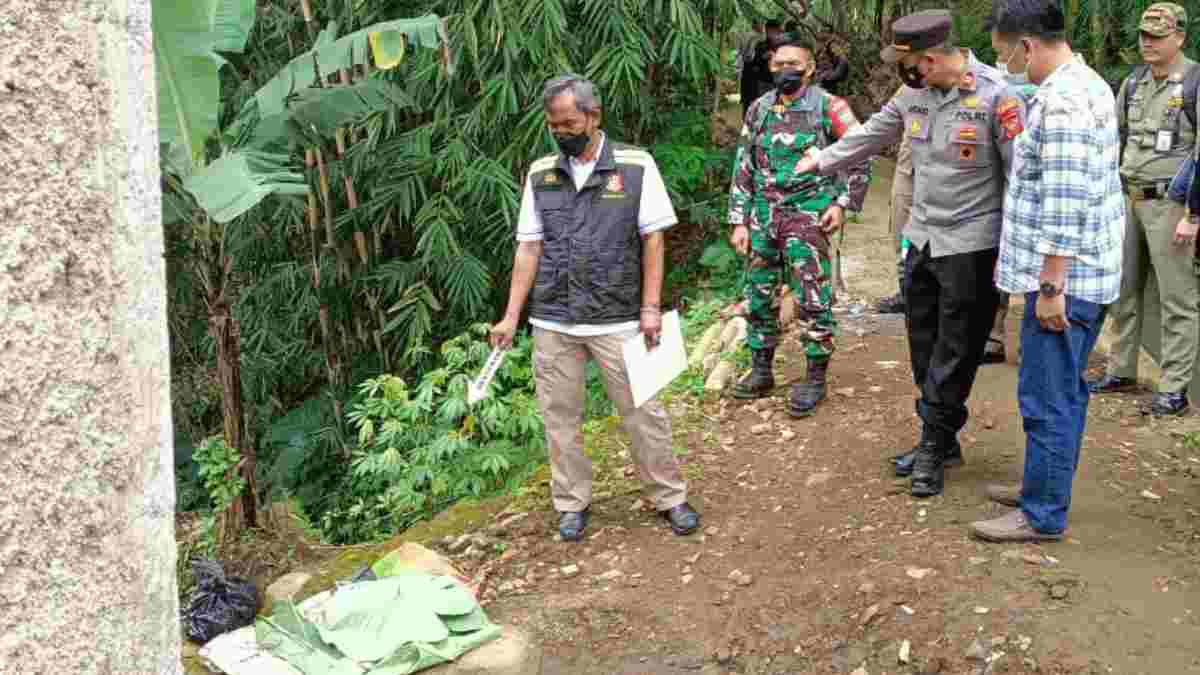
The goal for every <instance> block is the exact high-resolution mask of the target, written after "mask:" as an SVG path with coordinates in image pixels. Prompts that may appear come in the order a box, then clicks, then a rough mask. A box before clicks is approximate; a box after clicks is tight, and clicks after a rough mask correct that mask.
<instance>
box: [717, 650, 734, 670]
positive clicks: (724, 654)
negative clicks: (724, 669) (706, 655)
mask: <svg viewBox="0 0 1200 675" xmlns="http://www.w3.org/2000/svg"><path fill="white" fill-rule="evenodd" d="M732 660H733V654H731V653H730V652H729V649H728V648H727V647H721V648H720V649H718V650H717V663H719V664H721V665H723V666H725V665H729V662H730V661H732Z"/></svg>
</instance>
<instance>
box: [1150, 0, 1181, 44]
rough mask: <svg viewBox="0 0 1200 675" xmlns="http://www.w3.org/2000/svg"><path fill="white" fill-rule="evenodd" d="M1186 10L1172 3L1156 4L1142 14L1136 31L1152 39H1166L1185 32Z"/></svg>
mask: <svg viewBox="0 0 1200 675" xmlns="http://www.w3.org/2000/svg"><path fill="white" fill-rule="evenodd" d="M1187 21H1188V17H1187V10H1186V9H1184V8H1183V7H1180V6H1179V5H1177V4H1175V3H1173V2H1156V3H1154V4H1153V5H1150V6H1149V7H1147V8H1146V11H1145V12H1142V22H1141V23H1140V24H1138V30H1140V31H1141V32H1143V33H1146V34H1148V35H1153V36H1154V37H1166V36H1168V35H1174V34H1175V33H1182V32H1185V31H1186V30H1187Z"/></svg>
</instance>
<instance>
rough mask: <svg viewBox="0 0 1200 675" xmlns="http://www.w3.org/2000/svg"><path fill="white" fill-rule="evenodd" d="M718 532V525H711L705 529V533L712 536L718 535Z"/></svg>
mask: <svg viewBox="0 0 1200 675" xmlns="http://www.w3.org/2000/svg"><path fill="white" fill-rule="evenodd" d="M718 532H720V530H718V529H717V528H716V527H709V528H708V529H706V530H705V531H704V534H707V535H708V536H710V537H715V536H717V533H718Z"/></svg>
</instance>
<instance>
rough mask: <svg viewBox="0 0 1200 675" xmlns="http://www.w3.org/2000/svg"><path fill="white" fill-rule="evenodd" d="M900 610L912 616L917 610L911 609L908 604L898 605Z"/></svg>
mask: <svg viewBox="0 0 1200 675" xmlns="http://www.w3.org/2000/svg"><path fill="white" fill-rule="evenodd" d="M900 611H901V612H904V613H905V614H907V615H909V616H912V615H913V614H916V613H917V610H915V609H913V608H912V607H909V606H908V605H900Z"/></svg>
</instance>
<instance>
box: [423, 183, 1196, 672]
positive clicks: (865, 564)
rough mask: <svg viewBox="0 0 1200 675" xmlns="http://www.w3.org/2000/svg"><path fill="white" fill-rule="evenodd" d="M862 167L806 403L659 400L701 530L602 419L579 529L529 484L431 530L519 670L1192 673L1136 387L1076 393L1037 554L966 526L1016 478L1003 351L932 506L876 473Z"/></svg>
mask: <svg viewBox="0 0 1200 675" xmlns="http://www.w3.org/2000/svg"><path fill="white" fill-rule="evenodd" d="M883 178H884V179H885V180H881V181H879V182H878V183H877V184H876V185H875V187H874V190H875V192H874V194H873V195H872V204H873V208H874V209H875V210H874V211H873V212H872V211H869V212H868V213H867V214H865V215H864V219H863V220H864V222H863V223H862V224H861V225H859V226H857V227H856V228H855V229H852V230H851V231H850V232H849V233H848V235H847V243H846V250H847V252H848V253H849V254H850V256H849V257H848V258H847V260H846V261H845V264H846V266H847V276H848V277H849V278H850V281H851V289H850V290H851V296H852V297H851V298H849V299H848V302H847V303H846V304H845V305H844V306H843V309H842V311H841V313H840V317H841V320H842V329H843V330H842V336H841V338H840V340H839V348H840V351H839V353H838V356H837V361H836V362H835V365H834V367H833V369H832V377H833V384H832V391H833V395H832V397H831V399H830V400H829V401H827V402H826V403H825V404H824V405H823V406H822V407H821V409H820V412H819V414H818V415H816V416H815V417H813V418H811V419H808V420H803V421H794V420H791V419H790V418H788V417H787V416H786V415H784V414H783V413H782V408H783V404H784V399H783V397H784V395H785V394H786V387H784V386H782V382H781V388H780V390H779V391H778V392H777V393H778V396H777V397H776V398H774V399H771V400H766V401H762V402H759V403H757V404H750V405H742V404H739V403H735V402H732V401H730V400H729V399H728V398H720V399H713V400H709V401H706V402H697V401H694V400H691V399H686V400H685V399H682V398H679V399H676V400H674V401H672V408H673V409H674V412H675V419H676V422H677V445H678V448H677V451H678V452H679V453H680V455H681V458H682V459H683V461H684V462H685V463H686V467H687V469H686V470H687V473H688V475H689V476H690V477H691V479H692V482H691V485H692V503H693V504H694V505H695V506H696V507H697V508H698V509H699V510H700V511H702V512H703V514H704V519H705V521H704V526H705V527H704V530H703V532H702V533H700V534H697V535H695V536H692V537H687V538H677V537H675V536H673V535H672V534H671V533H670V532H669V530H668V529H667V528H666V526H665V523H663V522H662V521H661V520H660V519H658V518H657V517H656V515H655V514H654V513H652V512H650V511H648V510H647V509H646V506H645V504H643V503H642V502H641V501H640V499H639V498H638V495H637V486H636V484H635V483H634V482H633V481H632V480H631V479H630V477H629V475H628V472H627V471H625V470H624V467H625V462H624V461H623V456H624V455H625V452H626V450H625V449H626V448H627V447H628V439H627V438H626V437H624V436H623V435H622V434H621V433H620V432H619V431H617V430H616V429H615V428H614V427H612V425H609V426H607V427H597V428H594V429H591V430H590V431H591V432H592V433H591V434H590V435H589V447H590V448H591V449H592V450H593V451H594V454H595V455H596V456H597V458H598V467H599V469H598V470H599V472H600V481H599V482H600V485H601V487H599V488H598V490H599V494H598V499H597V501H596V503H595V504H594V506H593V509H594V515H593V518H592V524H591V526H590V530H589V535H590V536H589V537H588V539H587V540H586V541H585V542H582V543H578V544H566V543H562V542H559V541H556V540H555V537H554V532H555V530H554V522H555V517H554V514H553V512H552V510H551V508H550V506H549V503H548V500H544V499H540V498H538V497H540V495H538V494H536V493H537V491H538V490H540V491H542V492H544V491H545V489H546V487H545V485H541V486H535V488H537V489H535V490H534V494H531V495H527V498H525V499H521V500H519V501H518V503H517V504H515V505H514V506H512V507H510V508H509V509H508V510H507V511H506V512H504V513H501V514H499V515H497V516H496V517H495V518H494V520H493V521H492V524H491V525H490V526H488V527H485V528H483V529H482V530H480V531H479V532H478V533H475V534H471V535H467V536H464V537H448V538H446V539H445V540H444V541H440V542H439V545H440V546H442V547H443V548H444V549H445V550H446V551H447V553H449V554H450V555H452V556H454V557H456V558H457V559H458V561H459V562H460V564H461V565H463V566H465V567H467V568H468V570H478V569H482V567H483V566H484V565H486V566H487V570H488V574H487V575H486V582H485V584H484V586H483V592H484V597H485V598H486V599H487V601H488V603H489V612H490V613H491V614H492V615H493V617H494V618H496V619H497V620H499V621H502V622H504V623H506V624H509V625H512V626H516V627H518V628H520V629H521V630H522V631H524V632H525V633H526V634H527V635H528V636H530V637H531V641H532V642H533V643H534V644H537V645H539V646H540V656H539V659H538V660H539V661H540V672H541V673H546V674H547V675H549V674H552V673H595V674H597V675H599V674H602V673H603V674H606V675H607V674H610V673H655V674H669V673H687V672H703V673H870V674H871V675H877V674H880V673H1002V672H1004V673H1147V674H1149V673H1154V674H1162V673H1188V672H1200V650H1198V649H1197V648H1196V645H1197V644H1200V616H1197V612H1200V569H1198V567H1197V561H1198V560H1200V483H1198V482H1197V478H1200V447H1197V446H1196V445H1195V443H1194V441H1192V440H1191V439H1194V438H1196V437H1195V436H1189V435H1188V434H1189V432H1193V431H1195V430H1197V429H1198V428H1200V425H1197V424H1196V423H1195V421H1194V420H1191V419H1183V420H1179V421H1174V422H1153V421H1151V420H1150V419H1149V418H1147V417H1144V416H1142V414H1141V412H1140V405H1141V403H1142V402H1143V400H1144V399H1145V398H1147V397H1148V395H1149V394H1148V393H1147V392H1143V393H1141V394H1131V395H1123V396H1115V397H1105V398H1098V399H1094V400H1093V404H1092V409H1091V415H1090V420H1089V425H1088V430H1087V438H1086V444H1085V449H1084V455H1083V460H1082V463H1081V467H1080V473H1079V476H1078V479H1077V481H1076V485H1075V494H1074V504H1073V507H1072V513H1071V527H1070V530H1069V537H1068V538H1067V539H1066V541H1064V542H1062V543H1059V544H1052V545H1042V546H1032V545H1031V546H1001V545H992V544H984V543H980V542H976V541H973V540H972V539H971V538H970V537H969V536H968V535H967V531H966V527H967V525H968V523H970V522H971V521H973V520H977V519H980V518H984V517H990V516H994V515H996V514H998V513H1000V512H1002V510H1003V507H1000V506H997V505H993V504H989V503H988V502H987V501H986V499H985V498H984V497H983V489H984V486H985V485H987V484H988V483H990V482H995V481H1012V480H1016V479H1017V478H1018V477H1019V475H1020V468H1021V461H1022V454H1023V447H1024V435H1023V432H1022V429H1021V420H1020V417H1019V415H1018V414H1017V409H1016V403H1015V400H1014V392H1015V386H1016V375H1017V367H1016V365H1015V363H1011V361H1012V360H1013V359H1012V358H1011V357H1010V363H1009V364H1004V365H996V366H987V367H985V368H984V369H983V370H982V371H981V374H980V377H979V380H978V383H977V385H976V388H975V391H974V394H973V398H972V401H971V410H972V419H971V422H970V424H969V425H968V427H967V428H966V429H965V430H964V433H963V434H962V442H963V447H964V452H965V455H966V458H967V464H966V466H965V467H963V468H960V469H955V470H952V472H951V473H950V477H949V481H948V487H947V490H946V493H945V494H944V495H943V496H941V497H937V498H934V499H931V500H925V501H920V500H915V499H913V498H911V497H910V496H909V495H908V493H907V483H906V481H903V480H896V479H894V478H893V476H892V475H891V474H890V471H889V469H888V466H887V461H886V460H887V458H888V457H889V456H891V455H892V454H894V453H895V452H897V451H899V450H903V449H906V448H908V447H911V446H912V444H913V443H914V442H915V440H916V437H917V430H918V426H917V420H916V418H915V416H914V414H913V396H914V388H913V386H912V383H911V371H910V369H909V366H908V363H907V348H906V343H905V339H904V331H903V324H902V322H901V321H898V320H896V319H892V318H887V317H879V316H874V315H872V314H871V313H870V312H869V311H865V312H864V311H862V309H863V308H862V305H861V304H855V300H854V298H855V297H859V298H863V297H878V296H880V295H884V294H886V293H887V292H888V291H889V290H890V288H892V286H891V283H892V282H891V277H890V274H891V270H892V267H891V254H890V239H889V235H888V234H887V231H886V219H885V218H882V217H881V215H882V214H881V209H880V206H881V205H882V204H886V197H885V195H886V188H887V185H886V176H883ZM881 192H882V195H881V194H880V193H881ZM1022 313H1023V308H1022V307H1021V306H1019V305H1018V306H1016V307H1014V308H1013V312H1012V313H1011V316H1010V321H1011V322H1012V326H1011V330H1010V334H1011V335H1012V336H1014V343H1013V344H1010V345H1009V350H1010V354H1013V355H1015V352H1016V348H1015V347H1016V345H1015V336H1016V334H1017V331H1016V324H1017V322H1018V321H1019V320H1020V317H1021V315H1022ZM784 358H785V363H784V365H783V372H784V373H785V377H784V378H782V379H783V381H784V382H786V380H787V379H788V378H789V377H793V378H794V377H799V376H800V374H801V373H802V372H803V357H802V356H800V354H799V351H798V349H797V345H795V344H791V345H789V346H788V348H787V353H786V354H785V355H784ZM606 448H607V450H606ZM501 551H502V553H500V552H501ZM497 556H498V557H497ZM485 561H486V562H485ZM529 672H539V670H538V668H533V667H532V666H531V667H529Z"/></svg>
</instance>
